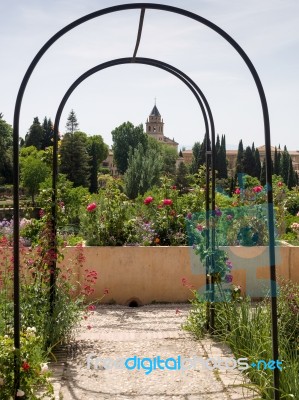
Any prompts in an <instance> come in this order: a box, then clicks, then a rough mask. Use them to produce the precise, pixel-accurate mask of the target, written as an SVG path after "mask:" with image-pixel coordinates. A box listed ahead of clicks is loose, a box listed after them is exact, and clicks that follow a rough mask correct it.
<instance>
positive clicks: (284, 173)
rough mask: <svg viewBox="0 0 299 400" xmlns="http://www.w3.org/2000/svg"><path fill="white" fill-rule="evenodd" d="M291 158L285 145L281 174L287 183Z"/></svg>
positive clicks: (281, 161)
mask: <svg viewBox="0 0 299 400" xmlns="http://www.w3.org/2000/svg"><path fill="white" fill-rule="evenodd" d="M289 158H290V156H289V153H288V150H287V147H286V146H284V149H283V152H282V155H281V160H280V175H281V176H282V179H283V181H284V183H285V184H286V185H287V184H288V176H289V166H290V162H289Z"/></svg>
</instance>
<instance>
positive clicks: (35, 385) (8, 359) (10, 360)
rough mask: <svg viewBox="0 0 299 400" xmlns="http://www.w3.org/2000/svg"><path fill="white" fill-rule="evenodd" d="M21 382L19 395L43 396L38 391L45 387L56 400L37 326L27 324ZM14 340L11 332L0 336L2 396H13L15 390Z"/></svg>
mask: <svg viewBox="0 0 299 400" xmlns="http://www.w3.org/2000/svg"><path fill="white" fill-rule="evenodd" d="M20 344H21V346H20V347H21V354H20V365H19V368H20V385H19V388H18V393H17V397H20V398H22V397H23V398H24V399H25V398H26V399H41V398H42V397H40V396H38V397H37V394H36V393H37V391H38V390H40V389H43V392H44V396H43V397H46V396H49V397H47V398H51V399H54V394H53V393H54V392H53V388H52V385H51V384H50V383H49V381H48V377H49V371H48V365H47V363H45V362H44V361H45V358H44V354H43V343H42V339H41V337H40V336H37V335H36V328H35V327H27V328H26V329H25V330H24V331H23V332H22V333H21V336H20ZM14 356H15V350H14V341H13V339H12V338H11V337H10V336H9V335H4V336H1V335H0V398H1V400H9V399H11V398H12V397H11V395H12V393H13V392H14V374H13V371H14Z"/></svg>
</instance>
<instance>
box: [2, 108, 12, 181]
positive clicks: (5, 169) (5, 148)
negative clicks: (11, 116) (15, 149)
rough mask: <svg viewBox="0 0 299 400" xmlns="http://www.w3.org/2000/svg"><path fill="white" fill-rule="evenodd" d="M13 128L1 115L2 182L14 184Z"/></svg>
mask: <svg viewBox="0 0 299 400" xmlns="http://www.w3.org/2000/svg"><path fill="white" fill-rule="evenodd" d="M12 141H13V138H12V126H11V125H9V124H8V123H7V122H6V121H5V120H4V119H3V114H2V113H1V114H0V181H2V183H12Z"/></svg>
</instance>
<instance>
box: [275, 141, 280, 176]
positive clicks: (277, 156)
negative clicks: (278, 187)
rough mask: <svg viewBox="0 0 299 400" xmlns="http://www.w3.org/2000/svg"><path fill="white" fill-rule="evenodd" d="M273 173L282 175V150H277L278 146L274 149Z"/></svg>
mask: <svg viewBox="0 0 299 400" xmlns="http://www.w3.org/2000/svg"><path fill="white" fill-rule="evenodd" d="M273 174H275V175H280V152H278V151H277V147H276V146H275V150H274V164H273Z"/></svg>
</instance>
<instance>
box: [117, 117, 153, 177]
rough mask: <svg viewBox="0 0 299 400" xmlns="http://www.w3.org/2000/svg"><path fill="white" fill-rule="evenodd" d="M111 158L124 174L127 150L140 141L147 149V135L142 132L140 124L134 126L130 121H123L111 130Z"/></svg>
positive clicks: (135, 146)
mask: <svg viewBox="0 0 299 400" xmlns="http://www.w3.org/2000/svg"><path fill="white" fill-rule="evenodd" d="M111 134H112V140H113V158H114V161H115V164H116V166H117V169H118V171H119V172H120V173H121V174H124V173H125V172H126V170H127V168H128V158H129V150H130V148H132V150H133V151H134V149H136V148H137V147H138V145H139V143H141V145H142V146H143V148H144V150H146V149H147V143H148V135H147V134H146V133H144V131H143V126H142V124H140V125H138V126H134V125H133V124H132V123H131V122H124V123H123V124H122V125H120V126H118V127H117V128H115V129H114V130H113V131H112V132H111Z"/></svg>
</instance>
